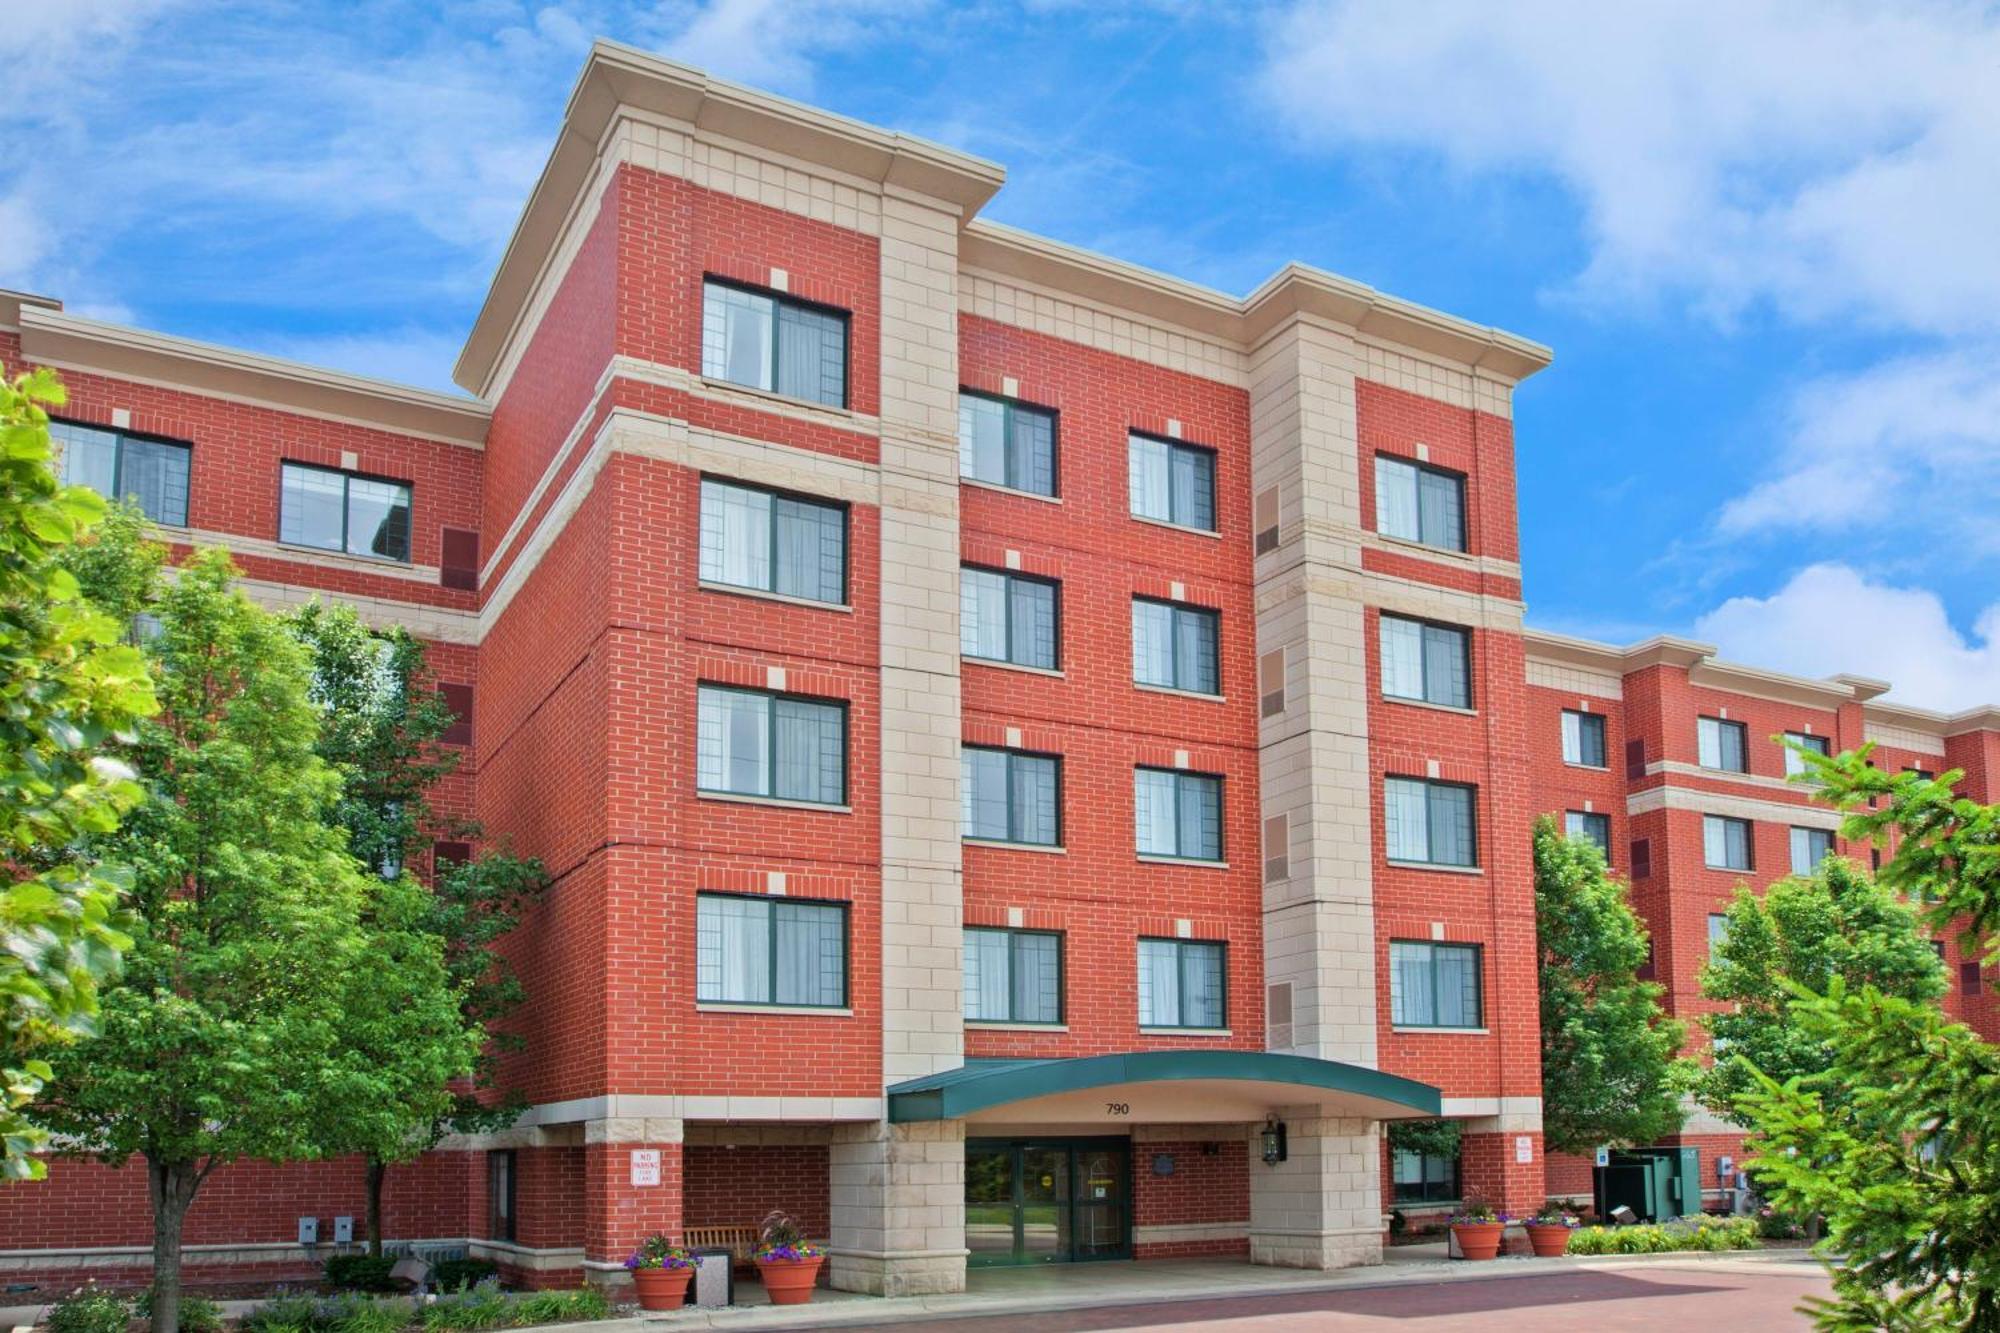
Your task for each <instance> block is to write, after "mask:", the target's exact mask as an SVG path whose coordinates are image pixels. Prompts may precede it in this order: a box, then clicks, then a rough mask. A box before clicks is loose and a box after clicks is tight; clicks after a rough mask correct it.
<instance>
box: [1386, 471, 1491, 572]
mask: <svg viewBox="0 0 2000 1333" xmlns="http://www.w3.org/2000/svg"><path fill="white" fill-rule="evenodd" d="M1384 459H1387V460H1388V461H1390V462H1391V463H1400V464H1402V465H1403V466H1405V467H1411V468H1415V469H1416V470H1417V473H1418V474H1419V480H1418V482H1417V533H1418V535H1417V536H1415V537H1400V536H1397V535H1396V534H1395V533H1393V532H1383V531H1382V509H1381V503H1380V500H1381V494H1382V482H1381V478H1380V475H1379V469H1380V468H1381V466H1382V460H1384ZM1426 472H1428V473H1429V474H1430V475H1432V476H1434V477H1444V478H1446V479H1447V480H1449V481H1454V482H1457V483H1458V535H1459V538H1460V544H1459V545H1457V546H1447V545H1445V544H1444V543H1443V542H1434V541H1431V540H1429V539H1427V538H1426V537H1424V536H1423V535H1422V533H1423V530H1424V508H1423V481H1422V479H1421V478H1422V474H1423V473H1426ZM1369 480H1370V481H1372V482H1374V483H1375V500H1376V508H1375V531H1376V532H1377V533H1378V534H1379V535H1381V536H1384V537H1387V538H1389V539H1390V540H1391V541H1399V542H1415V543H1416V544H1417V545H1418V546H1428V547H1429V548H1430V549H1432V550H1433V551H1455V552H1457V553H1458V554H1460V555H1468V554H1470V553H1471V551H1472V505H1471V502H1470V501H1471V495H1472V478H1471V476H1470V475H1469V474H1467V473H1464V472H1460V471H1459V470H1458V469H1457V468H1449V467H1439V466H1438V465H1437V464H1436V463H1430V462H1426V461H1425V460H1423V459H1421V458H1410V457H1408V456H1406V455H1404V454H1396V453H1390V452H1388V451H1387V450H1383V449H1377V450H1376V451H1375V462H1374V465H1373V467H1371V469H1370V473H1369Z"/></svg>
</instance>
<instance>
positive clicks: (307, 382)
mask: <svg viewBox="0 0 2000 1333" xmlns="http://www.w3.org/2000/svg"><path fill="white" fill-rule="evenodd" d="M19 320H20V329H21V351H22V353H23V354H24V355H26V356H28V357H30V358H32V359H34V360H36V361H39V362H41V363H43V364H45V365H50V366H55V367H58V368H60V369H66V370H84V371H90V372H92V373H95V374H100V375H110V376H115V377H116V378H118V379H122V380H129V381H133V382H135V383H140V384H152V385H158V386H161V387H164V388H169V389H177V390H180V391H181V392H184V393H190V394H197V395H200V396H202V397H205V398H218V399H222V400H223V401H226V402H236V403H250V404H255V405H257V406H260V407H270V408H275V409H277V410H279V411H283V412H296V413H299V414H300V415H303V416H310V417H318V418H320V419H322V420H327V421H341V422H346V423H349V424H352V425H357V426H369V427H373V428H375V429H377V430H385V431H393V432H395V433H396V434H398V435H409V436H415V437H417V438H419V439H426V440H434V441H436V442H438V443H440V444H451V445H457V446H459V447H461V448H468V449H483V448H485V445H486V428H487V425H488V423H489V422H490V420H491V417H492V412H491V409H490V408H488V407H487V406H486V404H484V403H481V402H476V401H474V400H472V399H468V398H459V397H456V396H454V395H451V394H442V393H433V392H432V391H430V390H428V389H418V388H413V387H411V386H409V385H403V384H395V383H392V382H391V381H388V380H378V379H371V378H368V377H365V376H361V375H349V374H345V373H343V372H341V371H337V370H324V369H321V368H319V367H317V366H309V365H306V364H304V363H303V362H298V361H287V360H284V359H282V358H279V357H274V356H263V355H260V354H258V353H255V352H243V351H238V350H236V349H235V348H230V347H220V346H217V345H216V344H214V343H205V342H197V341H195V340H194V339H191V338H177V337H174V336H172V335H170V334H165V333H155V332H152V331H151V330H147V329H135V328H129V327H127V326H125V325H123V324H110V323H106V322H104V321H102V320H95V319H85V318H83V317H82V316H80V315H72V314H68V313H66V312H64V311H63V310H60V309H56V308H51V307H49V306H44V305H33V304H24V305H22V306H21V307H20V314H19Z"/></svg>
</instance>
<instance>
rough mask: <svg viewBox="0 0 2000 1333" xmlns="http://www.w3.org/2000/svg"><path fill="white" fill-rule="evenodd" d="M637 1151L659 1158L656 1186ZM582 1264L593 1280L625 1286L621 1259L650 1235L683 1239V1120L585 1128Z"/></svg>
mask: <svg viewBox="0 0 2000 1333" xmlns="http://www.w3.org/2000/svg"><path fill="white" fill-rule="evenodd" d="M641 1153H658V1154H659V1183H658V1184H635V1183H634V1179H635V1177H637V1176H644V1175H647V1174H649V1173H650V1172H649V1168H648V1167H647V1165H646V1162H645V1159H644V1158H642V1157H639V1156H638V1154H641ZM583 1158H584V1183H583V1266H584V1270H585V1272H586V1273H587V1274H588V1275H589V1276H590V1278H591V1280H592V1281H597V1282H614V1283H615V1282H624V1281H627V1280H629V1279H627V1278H626V1276H625V1269H624V1263H625V1257H626V1256H627V1255H629V1254H631V1253H632V1251H634V1250H635V1249H637V1248H638V1247H639V1242H640V1241H642V1240H644V1239H645V1238H646V1237H648V1236H650V1235H652V1234H653V1233H654V1232H656V1231H658V1232H664V1233H665V1234H666V1235H668V1236H669V1237H671V1238H673V1239H674V1240H676V1241H678V1240H680V1239H681V1234H682V1229H681V1194H682V1192H681V1122H680V1121H678V1120H673V1119H666V1118H648V1119H629V1120H627V1119H619V1120H592V1121H590V1122H588V1123H587V1124H585V1125H584V1127H583Z"/></svg>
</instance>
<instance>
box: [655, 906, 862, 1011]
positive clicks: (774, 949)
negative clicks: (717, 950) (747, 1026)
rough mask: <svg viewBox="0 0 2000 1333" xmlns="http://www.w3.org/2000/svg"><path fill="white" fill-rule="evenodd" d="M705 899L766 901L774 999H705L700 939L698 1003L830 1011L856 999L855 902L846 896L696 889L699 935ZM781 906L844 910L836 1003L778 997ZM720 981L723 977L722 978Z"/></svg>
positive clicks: (844, 1006)
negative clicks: (703, 995)
mask: <svg viewBox="0 0 2000 1333" xmlns="http://www.w3.org/2000/svg"><path fill="white" fill-rule="evenodd" d="M703 898H734V899H736V900H738V901H739V902H750V903H762V904H763V905H764V907H765V908H766V909H767V910H766V911H765V913H764V931H765V940H766V945H767V947H766V954H767V958H768V962H769V975H768V977H767V981H768V982H769V984H770V995H771V998H770V999H768V1000H731V999H717V998H712V997H711V998H706V999H705V998H703V997H702V994H701V952H700V945H699V940H698V939H697V944H696V950H695V977H694V992H695V1003H696V1004H697V1005H702V1004H726V1005H739V1006H746V1007H752V1008H757V1009H825V1010H828V1011H832V1010H838V1009H849V1008H852V1007H853V1002H854V904H853V903H851V902H848V901H847V900H846V899H843V898H793V897H787V896H783V895H776V894H769V893H732V892H730V891H729V890H727V889H697V890H695V895H694V902H695V922H696V933H697V937H698V936H699V933H700V921H701V900H702V899H703ZM780 906H792V907H815V908H824V909H827V910H830V911H837V912H839V913H840V999H839V1001H838V1002H837V1003H834V1004H812V1003H808V1002H806V1001H803V1000H780V999H778V998H777V996H778V912H777V909H778V908H779V907H780ZM718 980H719V978H718Z"/></svg>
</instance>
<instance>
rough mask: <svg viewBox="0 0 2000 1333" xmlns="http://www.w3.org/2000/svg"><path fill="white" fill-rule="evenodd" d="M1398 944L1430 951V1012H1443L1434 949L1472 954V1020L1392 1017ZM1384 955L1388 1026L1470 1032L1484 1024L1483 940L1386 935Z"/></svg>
mask: <svg viewBox="0 0 2000 1333" xmlns="http://www.w3.org/2000/svg"><path fill="white" fill-rule="evenodd" d="M1398 945H1401V946H1403V947H1404V948H1411V949H1426V950H1428V951H1429V952H1430V954H1431V969H1430V976H1431V996H1430V1000H1431V1012H1432V1013H1433V1014H1437V1013H1442V1012H1444V1006H1443V1005H1442V1004H1441V1003H1439V994H1438V988H1437V985H1438V969H1437V955H1438V953H1439V952H1440V951H1444V950H1450V951H1453V952H1457V953H1469V954H1471V955H1472V982H1473V985H1472V994H1473V997H1474V999H1475V1000H1476V1002H1477V1008H1478V1012H1477V1013H1475V1014H1474V1015H1473V1021H1472V1023H1471V1025H1470V1026H1469V1027H1468V1026H1467V1025H1465V1024H1462V1023H1413V1022H1411V1021H1410V1020H1409V1019H1408V1018H1397V1017H1396V989H1395V988H1396V963H1395V958H1396V947H1397V946H1398ZM1388 958H1389V1023H1390V1026H1392V1027H1398V1028H1416V1029H1419V1030H1422V1031H1437V1032H1470V1031H1477V1030H1479V1029H1482V1028H1484V1027H1485V1026H1486V946H1485V945H1484V944H1480V943H1476V942H1473V941H1468V940H1412V939H1398V938H1396V937H1394V936H1392V937H1390V940H1389V951H1388Z"/></svg>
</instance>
